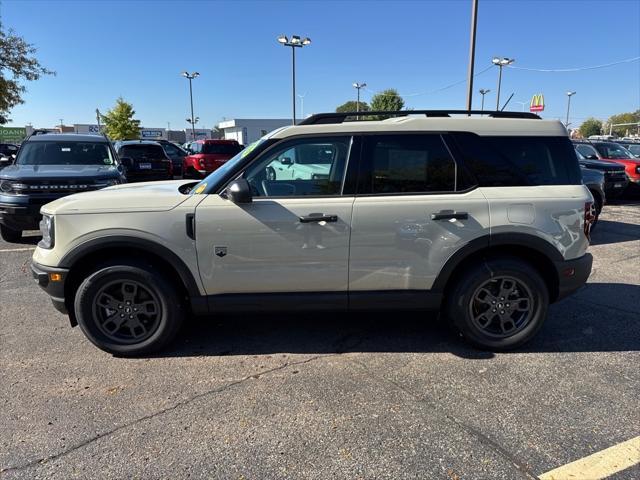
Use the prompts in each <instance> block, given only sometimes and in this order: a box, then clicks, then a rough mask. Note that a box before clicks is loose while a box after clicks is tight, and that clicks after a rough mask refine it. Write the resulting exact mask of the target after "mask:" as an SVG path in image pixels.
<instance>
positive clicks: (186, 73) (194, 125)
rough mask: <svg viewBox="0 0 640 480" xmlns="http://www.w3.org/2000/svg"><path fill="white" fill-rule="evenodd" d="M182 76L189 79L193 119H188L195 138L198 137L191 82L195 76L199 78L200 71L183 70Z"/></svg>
mask: <svg viewBox="0 0 640 480" xmlns="http://www.w3.org/2000/svg"><path fill="white" fill-rule="evenodd" d="M182 76H183V77H184V78H186V79H188V80H189V99H190V100H191V121H189V119H187V121H188V122H189V123H190V124H191V135H192V136H193V140H195V139H196V121H195V119H194V116H193V88H192V86H191V82H192V80H193V79H194V78H198V77H199V76H200V74H199V73H198V72H193V73H189V72H182Z"/></svg>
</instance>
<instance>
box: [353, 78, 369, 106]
mask: <svg viewBox="0 0 640 480" xmlns="http://www.w3.org/2000/svg"><path fill="white" fill-rule="evenodd" d="M366 86H367V84H366V83H364V82H362V83H358V82H354V83H353V88H355V89H356V90H358V99H357V100H356V112H359V111H360V89H361V88H364V87H366Z"/></svg>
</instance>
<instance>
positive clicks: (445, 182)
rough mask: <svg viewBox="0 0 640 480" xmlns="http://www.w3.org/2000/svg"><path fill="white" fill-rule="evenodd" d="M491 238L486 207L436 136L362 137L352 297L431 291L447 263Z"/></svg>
mask: <svg viewBox="0 0 640 480" xmlns="http://www.w3.org/2000/svg"><path fill="white" fill-rule="evenodd" d="M488 233H489V208H488V204H487V200H486V199H485V198H484V196H483V195H482V193H481V192H480V191H479V190H478V189H477V188H474V185H473V181H471V180H470V179H469V177H468V175H465V173H464V171H463V169H462V168H459V167H458V165H457V164H456V162H455V160H454V158H453V156H452V154H451V152H450V150H449V148H448V146H447V144H446V143H445V139H444V137H443V136H442V135H440V134H438V133H424V134H423V133H420V134H376V135H368V136H365V137H363V149H362V163H361V168H360V172H359V176H358V195H357V197H356V200H355V203H354V208H353V221H352V233H351V249H350V258H349V290H350V292H352V293H354V295H351V296H352V300H351V302H352V305H353V306H354V307H356V306H357V301H358V298H359V296H358V295H357V294H356V293H357V292H371V291H374V292H379V291H411V290H428V289H430V288H431V287H432V285H433V283H434V280H435V278H436V277H437V275H438V273H439V272H440V270H441V269H442V267H443V266H444V264H445V262H446V261H447V259H448V258H449V257H450V256H451V255H453V254H454V253H455V252H456V251H458V250H459V249H460V248H461V247H462V246H464V245H465V244H467V243H468V242H470V241H472V240H473V239H475V238H478V237H481V236H484V235H488Z"/></svg>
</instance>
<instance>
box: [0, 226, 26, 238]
mask: <svg viewBox="0 0 640 480" xmlns="http://www.w3.org/2000/svg"><path fill="white" fill-rule="evenodd" d="M0 236H1V237H2V239H3V240H4V241H5V242H18V241H20V239H21V238H22V230H13V229H12V228H9V227H7V226H6V225H2V224H0Z"/></svg>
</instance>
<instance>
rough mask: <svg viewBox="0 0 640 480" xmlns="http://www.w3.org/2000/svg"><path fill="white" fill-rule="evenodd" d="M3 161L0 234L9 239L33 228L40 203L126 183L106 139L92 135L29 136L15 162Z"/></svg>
mask: <svg viewBox="0 0 640 480" xmlns="http://www.w3.org/2000/svg"><path fill="white" fill-rule="evenodd" d="M3 163H8V165H7V166H6V167H5V168H3V169H2V170H0V233H1V234H2V238H3V239H4V240H6V241H9V242H15V241H18V240H19V239H20V237H21V236H22V231H23V230H34V229H37V228H38V223H39V222H40V219H41V215H40V207H41V206H42V205H44V204H45V203H49V202H52V201H53V200H55V199H57V198H60V197H63V196H65V195H70V194H72V193H78V192H86V191H89V190H97V189H99V188H103V187H108V186H110V185H116V184H118V183H123V182H125V181H126V180H125V176H124V174H123V168H122V166H121V165H120V163H119V161H118V157H117V156H116V153H115V151H114V149H113V147H112V145H111V142H109V140H108V139H106V138H105V137H101V136H97V135H76V134H41V135H32V136H31V137H29V138H28V139H27V140H26V141H25V142H24V143H23V144H22V146H21V147H20V151H19V152H18V156H17V158H16V159H15V160H13V159H9V160H8V161H5V162H3Z"/></svg>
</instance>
